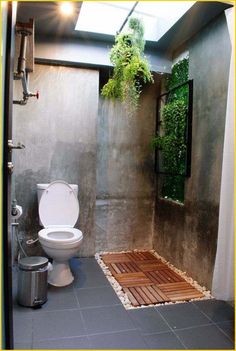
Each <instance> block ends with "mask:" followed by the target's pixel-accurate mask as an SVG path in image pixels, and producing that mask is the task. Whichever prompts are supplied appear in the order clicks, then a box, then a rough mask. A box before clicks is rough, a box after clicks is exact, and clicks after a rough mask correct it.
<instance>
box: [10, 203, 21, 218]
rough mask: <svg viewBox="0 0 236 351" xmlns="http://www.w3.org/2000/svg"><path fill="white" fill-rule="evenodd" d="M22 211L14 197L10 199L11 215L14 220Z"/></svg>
mask: <svg viewBox="0 0 236 351" xmlns="http://www.w3.org/2000/svg"><path fill="white" fill-rule="evenodd" d="M22 213H23V210H22V207H21V206H19V205H17V201H16V199H14V200H13V201H12V206H11V215H12V217H14V219H15V220H17V219H19V218H20V217H21V215H22Z"/></svg>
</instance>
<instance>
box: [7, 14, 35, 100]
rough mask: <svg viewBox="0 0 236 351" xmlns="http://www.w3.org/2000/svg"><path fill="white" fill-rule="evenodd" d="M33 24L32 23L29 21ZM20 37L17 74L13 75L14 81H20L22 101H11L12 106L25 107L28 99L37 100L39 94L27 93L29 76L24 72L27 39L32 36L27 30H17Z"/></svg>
mask: <svg viewBox="0 0 236 351" xmlns="http://www.w3.org/2000/svg"><path fill="white" fill-rule="evenodd" d="M31 23H33V21H31ZM17 33H18V34H20V35H21V43H20V55H19V58H18V65H17V72H15V73H14V79H15V80H21V82H22V87H23V99H22V100H13V104H18V105H21V106H23V105H26V104H27V101H28V99H29V98H30V97H36V98H37V99H38V98H39V92H38V91H37V92H36V93H31V92H30V91H29V76H28V72H27V70H26V49H27V39H28V36H30V35H32V32H31V31H30V30H27V29H25V28H24V29H19V30H18V31H17Z"/></svg>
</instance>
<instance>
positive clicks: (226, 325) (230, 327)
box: [217, 321, 234, 340]
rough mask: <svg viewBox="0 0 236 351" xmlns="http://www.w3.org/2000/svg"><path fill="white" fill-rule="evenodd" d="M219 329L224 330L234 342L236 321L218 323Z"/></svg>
mask: <svg viewBox="0 0 236 351" xmlns="http://www.w3.org/2000/svg"><path fill="white" fill-rule="evenodd" d="M217 327H218V328H220V329H221V330H223V332H224V333H225V334H226V335H228V337H229V338H230V339H231V340H234V321H225V322H220V323H217Z"/></svg>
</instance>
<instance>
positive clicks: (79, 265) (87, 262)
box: [70, 257, 102, 274]
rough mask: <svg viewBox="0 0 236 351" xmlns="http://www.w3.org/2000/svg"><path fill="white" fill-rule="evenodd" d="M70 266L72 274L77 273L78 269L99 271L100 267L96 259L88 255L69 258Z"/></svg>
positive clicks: (100, 270)
mask: <svg viewBox="0 0 236 351" xmlns="http://www.w3.org/2000/svg"><path fill="white" fill-rule="evenodd" d="M70 267H71V270H72V272H73V273H74V274H76V273H77V271H78V270H80V271H82V272H84V273H85V272H91V271H92V272H93V273H96V272H98V273H101V272H102V269H101V267H100V266H99V264H98V263H97V261H96V260H95V258H93V257H89V258H80V259H78V258H72V260H70Z"/></svg>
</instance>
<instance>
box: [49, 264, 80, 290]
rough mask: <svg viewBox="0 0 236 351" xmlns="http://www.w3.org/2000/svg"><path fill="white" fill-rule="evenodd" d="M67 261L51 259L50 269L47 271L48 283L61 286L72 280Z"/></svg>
mask: <svg viewBox="0 0 236 351" xmlns="http://www.w3.org/2000/svg"><path fill="white" fill-rule="evenodd" d="M73 280H74V277H73V275H72V273H71V270H70V266H69V262H68V261H64V262H58V261H55V260H53V263H52V270H51V271H49V272H48V283H49V284H50V285H53V286H57V287H62V286H66V285H69V284H71V283H72V282H73Z"/></svg>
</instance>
